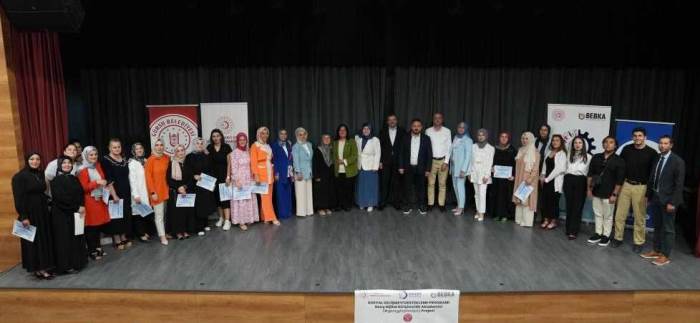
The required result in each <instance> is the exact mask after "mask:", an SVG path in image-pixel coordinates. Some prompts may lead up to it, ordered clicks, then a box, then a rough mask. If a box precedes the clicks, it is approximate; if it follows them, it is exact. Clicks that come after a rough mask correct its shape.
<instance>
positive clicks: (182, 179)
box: [166, 145, 197, 240]
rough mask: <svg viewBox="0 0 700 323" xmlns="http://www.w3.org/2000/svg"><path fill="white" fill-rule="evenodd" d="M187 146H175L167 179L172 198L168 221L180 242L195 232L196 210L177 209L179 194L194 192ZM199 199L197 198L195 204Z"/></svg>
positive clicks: (192, 174)
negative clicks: (187, 157)
mask: <svg viewBox="0 0 700 323" xmlns="http://www.w3.org/2000/svg"><path fill="white" fill-rule="evenodd" d="M185 154H186V152H185V146H183V145H177V146H175V153H174V154H173V157H172V158H171V159H170V165H169V166H168V171H167V173H166V174H167V179H168V188H169V189H170V192H168V195H169V196H171V197H172V198H171V199H170V200H169V201H168V213H167V214H168V221H169V222H170V231H171V232H173V233H175V236H176V237H177V239H178V240H184V239H187V238H189V237H190V234H189V232H192V231H194V217H195V210H194V208H191V207H177V197H178V194H190V193H193V192H194V173H193V172H192V169H190V167H189V165H187V164H185V157H186V155H185ZM196 202H197V199H196V198H195V203H196Z"/></svg>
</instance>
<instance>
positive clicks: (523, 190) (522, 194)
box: [513, 181, 533, 201]
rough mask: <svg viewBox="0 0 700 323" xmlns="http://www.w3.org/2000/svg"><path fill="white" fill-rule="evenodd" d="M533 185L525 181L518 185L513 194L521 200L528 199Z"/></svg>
mask: <svg viewBox="0 0 700 323" xmlns="http://www.w3.org/2000/svg"><path fill="white" fill-rule="evenodd" d="M532 190H533V187H532V186H530V185H527V184H526V183H525V182H524V181H523V182H522V183H520V185H518V188H517V189H516V190H515V192H513V196H515V197H517V198H518V199H519V200H520V201H525V200H527V197H528V196H530V193H532Z"/></svg>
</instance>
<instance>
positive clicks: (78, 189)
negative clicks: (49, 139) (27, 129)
mask: <svg viewBox="0 0 700 323" xmlns="http://www.w3.org/2000/svg"><path fill="white" fill-rule="evenodd" d="M57 165H58V168H57V171H56V175H55V177H54V180H53V181H51V191H52V192H53V195H52V199H51V227H52V233H53V247H54V254H55V255H56V268H55V270H54V272H56V273H59V274H62V273H68V274H74V273H77V272H78V271H80V270H81V269H83V268H85V265H87V259H88V258H87V249H86V248H85V235H83V234H81V235H75V215H74V214H75V213H78V214H80V217H82V218H83V219H84V218H85V207H84V206H83V204H84V201H85V196H84V195H83V187H82V186H80V182H79V181H78V179H77V178H76V177H75V176H74V175H73V159H72V158H71V157H68V156H61V157H58V159H57Z"/></svg>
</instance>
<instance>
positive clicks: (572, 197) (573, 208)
mask: <svg viewBox="0 0 700 323" xmlns="http://www.w3.org/2000/svg"><path fill="white" fill-rule="evenodd" d="M587 185H588V178H587V177H586V176H577V175H571V174H566V175H565V176H564V196H565V197H566V234H574V235H577V234H578V232H579V230H580V229H581V213H582V212H583V205H584V203H586V186H587Z"/></svg>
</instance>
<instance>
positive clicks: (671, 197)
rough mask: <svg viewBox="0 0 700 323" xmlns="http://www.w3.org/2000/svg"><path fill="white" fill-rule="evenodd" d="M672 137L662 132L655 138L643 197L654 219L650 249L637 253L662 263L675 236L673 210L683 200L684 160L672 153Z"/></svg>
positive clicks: (666, 262) (666, 259) (668, 261)
mask: <svg viewBox="0 0 700 323" xmlns="http://www.w3.org/2000/svg"><path fill="white" fill-rule="evenodd" d="M672 148H673V139H671V137H670V136H668V135H664V136H661V138H660V139H659V155H658V156H657V157H656V158H655V159H654V162H653V163H652V165H654V166H653V167H652V170H651V175H649V183H648V184H647V201H648V203H650V204H649V205H650V206H651V208H652V217H653V219H654V249H653V250H652V251H650V252H646V253H643V254H641V256H642V258H645V259H654V261H652V263H653V264H654V265H657V266H663V265H666V264H668V263H670V262H671V260H670V259H669V257H670V256H671V249H672V248H673V242H674V241H675V239H676V212H677V210H678V207H679V206H680V205H681V204H683V182H684V180H685V162H684V161H683V159H682V158H681V157H680V156H678V155H676V154H674V153H673V152H672V151H671V149H672Z"/></svg>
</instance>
